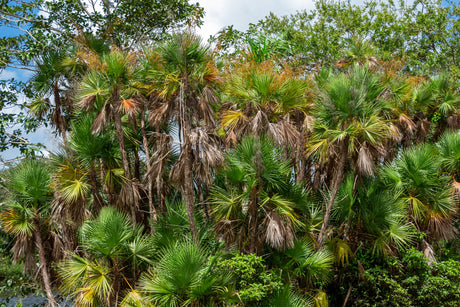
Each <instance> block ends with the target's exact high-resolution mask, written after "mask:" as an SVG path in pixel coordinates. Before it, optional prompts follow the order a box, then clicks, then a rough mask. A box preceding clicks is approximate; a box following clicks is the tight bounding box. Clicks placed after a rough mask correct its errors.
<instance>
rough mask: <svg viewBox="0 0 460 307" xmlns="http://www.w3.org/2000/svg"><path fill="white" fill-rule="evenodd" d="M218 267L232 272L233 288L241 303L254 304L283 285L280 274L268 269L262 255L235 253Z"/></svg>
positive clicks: (266, 297)
mask: <svg viewBox="0 0 460 307" xmlns="http://www.w3.org/2000/svg"><path fill="white" fill-rule="evenodd" d="M217 266H218V268H219V269H221V270H225V271H227V272H229V273H231V274H233V276H234V278H235V280H236V285H235V290H236V291H237V293H238V296H239V298H240V300H241V302H242V303H243V304H245V305H246V304H249V305H254V304H256V303H257V302H262V301H264V300H266V299H268V298H269V297H270V296H271V295H272V294H274V293H276V292H278V291H280V290H281V288H282V287H283V283H282V281H281V277H280V274H279V273H278V272H275V271H273V270H268V269H267V267H266V266H265V264H264V261H263V259H262V257H259V256H256V255H254V254H249V255H244V254H240V253H237V254H235V255H234V256H233V257H232V258H230V259H227V260H223V261H220V262H219V263H218V265H217Z"/></svg>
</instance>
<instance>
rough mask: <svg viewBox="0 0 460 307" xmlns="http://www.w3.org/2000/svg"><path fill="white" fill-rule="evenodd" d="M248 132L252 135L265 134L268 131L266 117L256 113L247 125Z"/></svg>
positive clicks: (261, 113)
mask: <svg viewBox="0 0 460 307" xmlns="http://www.w3.org/2000/svg"><path fill="white" fill-rule="evenodd" d="M248 128H249V131H250V132H252V133H254V134H258V135H261V134H265V133H266V132H267V130H268V118H267V115H266V114H265V113H264V112H262V111H258V112H257V114H256V115H255V116H254V118H253V119H252V120H251V121H250V123H249V127H248Z"/></svg>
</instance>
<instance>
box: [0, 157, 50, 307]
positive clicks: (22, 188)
mask: <svg viewBox="0 0 460 307" xmlns="http://www.w3.org/2000/svg"><path fill="white" fill-rule="evenodd" d="M5 186H6V187H7V189H8V191H9V193H10V197H9V200H8V202H7V203H6V204H5V206H4V208H3V210H2V213H1V215H0V219H1V222H2V227H3V230H4V231H5V232H6V233H10V234H12V235H13V236H14V237H15V238H16V244H15V246H14V248H15V249H17V250H16V251H15V255H20V254H21V251H20V249H23V250H24V249H25V250H26V252H29V253H32V254H31V256H32V257H30V255H26V259H29V260H30V259H32V263H33V264H34V263H35V261H34V260H33V259H34V253H35V248H30V246H29V248H27V246H24V244H28V243H29V242H31V241H32V242H33V243H35V245H36V248H37V250H38V257H39V261H40V269H39V270H40V273H41V277H42V281H43V285H44V287H45V293H46V297H47V298H48V300H49V304H50V305H51V306H57V305H56V300H55V298H54V295H53V292H52V290H51V279H50V274H49V264H48V258H49V256H48V255H47V251H46V248H45V244H46V242H45V240H44V237H43V233H44V232H45V231H49V230H47V218H48V216H49V214H50V204H51V189H50V171H49V169H48V167H47V166H46V165H45V163H44V162H43V161H38V160H26V161H24V162H22V163H20V164H19V165H17V166H15V167H13V168H11V169H10V170H8V172H7V175H6V178H5ZM26 265H30V264H26Z"/></svg>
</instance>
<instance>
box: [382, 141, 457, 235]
mask: <svg viewBox="0 0 460 307" xmlns="http://www.w3.org/2000/svg"><path fill="white" fill-rule="evenodd" d="M381 178H382V181H383V183H384V185H385V186H386V187H387V188H388V189H390V191H392V193H393V194H394V195H397V196H398V199H399V201H402V202H403V203H404V204H405V206H406V208H407V211H408V217H409V219H410V220H411V221H412V222H413V223H414V225H415V226H416V228H417V230H418V231H419V232H425V233H426V234H427V237H428V239H429V240H447V239H449V238H453V237H454V235H455V228H454V226H453V225H452V218H453V217H454V216H455V214H456V212H457V205H456V203H455V202H454V201H453V199H452V189H451V185H450V178H449V177H447V176H444V175H442V174H440V159H439V158H438V154H437V152H436V149H435V148H434V147H433V146H432V145H431V144H423V145H420V146H418V147H415V148H411V149H408V150H406V151H404V152H403V153H402V155H401V158H400V159H397V160H396V161H395V163H394V164H392V165H389V166H387V167H386V168H385V169H384V170H382V173H381Z"/></svg>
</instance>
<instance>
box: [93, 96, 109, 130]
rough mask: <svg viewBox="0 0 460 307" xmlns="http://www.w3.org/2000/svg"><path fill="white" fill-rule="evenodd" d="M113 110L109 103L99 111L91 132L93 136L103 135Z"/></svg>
mask: <svg viewBox="0 0 460 307" xmlns="http://www.w3.org/2000/svg"><path fill="white" fill-rule="evenodd" d="M111 110H112V107H111V105H110V104H109V103H106V104H104V106H103V107H102V110H101V111H99V113H98V114H97V116H96V118H95V119H94V121H93V125H92V126H91V131H92V133H93V134H98V133H101V132H102V131H103V130H104V128H105V126H106V125H107V123H108V122H109V120H110V114H111Z"/></svg>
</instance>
